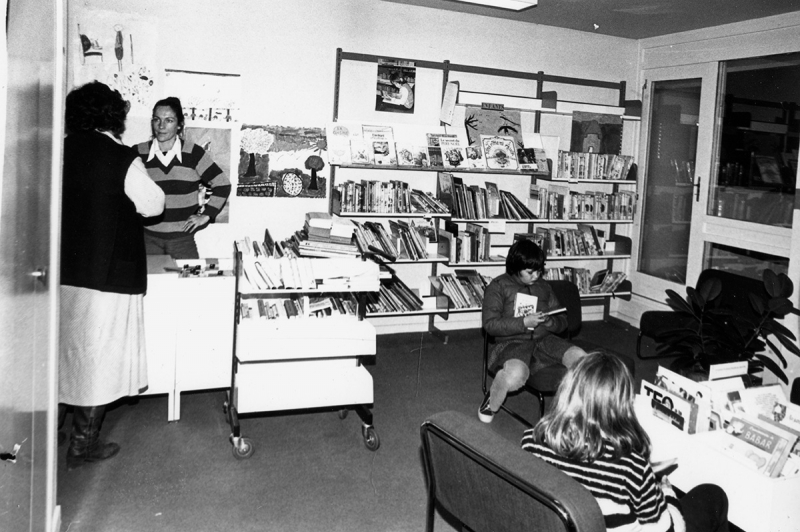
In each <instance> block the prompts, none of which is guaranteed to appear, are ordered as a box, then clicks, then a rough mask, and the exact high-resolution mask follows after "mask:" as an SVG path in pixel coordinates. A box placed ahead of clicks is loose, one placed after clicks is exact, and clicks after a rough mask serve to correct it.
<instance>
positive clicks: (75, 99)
mask: <svg viewBox="0 0 800 532" xmlns="http://www.w3.org/2000/svg"><path fill="white" fill-rule="evenodd" d="M128 109H129V105H128V102H126V101H125V100H124V99H123V98H122V95H121V94H120V93H119V91H116V90H114V89H112V88H110V87H109V86H108V85H106V84H104V83H100V82H99V81H90V82H89V83H86V84H85V85H81V86H80V87H78V88H76V89H73V90H72V91H70V93H69V94H67V99H66V109H65V112H64V125H65V126H66V129H67V133H77V132H78V131H92V130H95V129H97V130H100V131H108V132H110V133H111V134H113V135H114V136H115V137H119V136H121V135H122V133H123V132H124V131H125V117H126V116H127V115H128Z"/></svg>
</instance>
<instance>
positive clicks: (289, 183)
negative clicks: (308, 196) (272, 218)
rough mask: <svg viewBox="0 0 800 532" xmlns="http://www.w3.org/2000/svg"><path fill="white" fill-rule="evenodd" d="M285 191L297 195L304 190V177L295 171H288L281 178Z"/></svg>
mask: <svg viewBox="0 0 800 532" xmlns="http://www.w3.org/2000/svg"><path fill="white" fill-rule="evenodd" d="M281 185H282V186H283V191H284V192H286V193H287V194H288V195H290V196H297V195H299V194H300V193H301V192H302V191H303V178H301V177H300V176H299V175H297V174H296V173H294V172H286V173H285V174H283V177H282V178H281Z"/></svg>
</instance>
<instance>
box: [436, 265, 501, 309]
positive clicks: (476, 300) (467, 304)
mask: <svg viewBox="0 0 800 532" xmlns="http://www.w3.org/2000/svg"><path fill="white" fill-rule="evenodd" d="M429 280H430V282H431V285H432V286H433V289H434V293H436V294H439V295H446V296H447V297H448V298H449V299H450V301H451V302H452V304H453V306H454V307H455V308H457V309H462V308H481V306H482V305H483V295H484V291H485V290H486V287H487V286H488V285H489V283H490V282H491V281H492V278H491V277H489V276H486V275H482V274H480V273H478V271H477V270H467V269H456V270H454V272H453V273H443V274H440V275H432V276H430V277H429Z"/></svg>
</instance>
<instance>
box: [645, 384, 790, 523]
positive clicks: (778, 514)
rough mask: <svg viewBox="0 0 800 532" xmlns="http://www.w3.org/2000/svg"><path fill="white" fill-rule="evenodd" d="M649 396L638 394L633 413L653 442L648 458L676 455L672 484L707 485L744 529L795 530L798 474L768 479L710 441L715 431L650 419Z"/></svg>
mask: <svg viewBox="0 0 800 532" xmlns="http://www.w3.org/2000/svg"><path fill="white" fill-rule="evenodd" d="M650 412H651V409H650V405H649V400H648V399H646V398H644V397H642V396H639V397H637V400H636V413H637V416H638V417H639V422H640V423H641V424H642V426H643V427H644V429H645V430H646V431H647V433H648V435H649V436H650V440H651V441H652V444H653V453H652V460H653V461H659V460H663V459H667V458H672V457H677V459H678V468H677V469H676V470H675V472H673V473H672V474H670V476H669V480H670V482H671V483H672V485H673V486H675V487H677V488H678V489H679V490H681V491H683V492H684V493H686V492H688V491H689V490H690V489H692V488H693V487H695V486H697V485H699V484H704V483H711V484H716V485H718V486H720V487H721V488H722V489H724V490H725V493H726V494H727V495H728V501H729V509H728V519H729V521H730V522H731V523H733V524H735V525H736V526H737V527H739V528H741V529H742V530H744V531H746V532H797V531H798V530H800V476H796V477H792V478H782V477H780V478H769V477H767V476H765V475H763V474H761V473H758V472H757V471H753V470H751V469H748V468H747V467H746V466H744V465H742V464H741V463H739V462H737V461H736V460H735V459H733V458H731V457H730V456H728V455H726V454H724V453H723V451H721V450H719V449H718V448H716V447H714V446H712V445H711V443H710V442H711V441H712V440H713V439H715V438H718V437H720V436H723V434H721V433H719V432H718V431H716V432H705V433H699V434H692V435H690V434H687V433H685V432H682V431H680V430H678V429H677V428H675V427H673V426H672V425H670V424H668V423H667V422H666V421H663V420H661V419H658V418H656V417H654V416H653V415H652V414H651V413H650Z"/></svg>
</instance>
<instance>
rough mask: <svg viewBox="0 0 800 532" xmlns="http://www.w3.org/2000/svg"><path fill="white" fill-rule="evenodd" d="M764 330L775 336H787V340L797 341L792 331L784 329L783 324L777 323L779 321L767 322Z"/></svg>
mask: <svg viewBox="0 0 800 532" xmlns="http://www.w3.org/2000/svg"><path fill="white" fill-rule="evenodd" d="M762 329H764V330H765V331H768V332H771V333H772V334H775V335H778V334H780V335H783V336H786V337H787V338H791V339H792V340H796V339H797V338H795V336H794V333H793V332H792V331H790V330H789V329H787V328H786V327H784V325H783V324H782V323H780V322H777V321H775V320H772V319H770V320H767V321H765V322H764V325H763V327H762Z"/></svg>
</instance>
